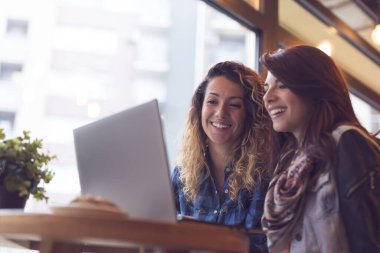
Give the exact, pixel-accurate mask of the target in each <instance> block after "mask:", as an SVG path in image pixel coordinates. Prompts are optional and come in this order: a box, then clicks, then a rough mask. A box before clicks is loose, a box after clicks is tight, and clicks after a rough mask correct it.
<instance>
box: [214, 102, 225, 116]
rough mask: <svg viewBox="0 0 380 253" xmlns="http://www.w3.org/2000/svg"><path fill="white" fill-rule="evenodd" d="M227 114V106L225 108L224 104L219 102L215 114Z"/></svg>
mask: <svg viewBox="0 0 380 253" xmlns="http://www.w3.org/2000/svg"><path fill="white" fill-rule="evenodd" d="M226 114H227V108H226V105H224V104H220V105H219V106H218V108H217V110H216V115H217V116H220V117H223V116H225V115H226Z"/></svg>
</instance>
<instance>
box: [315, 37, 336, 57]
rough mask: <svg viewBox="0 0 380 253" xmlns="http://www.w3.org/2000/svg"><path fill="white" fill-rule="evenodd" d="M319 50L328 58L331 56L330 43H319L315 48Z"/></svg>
mask: <svg viewBox="0 0 380 253" xmlns="http://www.w3.org/2000/svg"><path fill="white" fill-rule="evenodd" d="M317 47H318V48H319V49H320V50H322V51H323V52H324V53H325V54H327V55H328V56H331V54H332V45H331V43H330V41H327V40H325V41H322V42H321V43H319V45H318V46H317Z"/></svg>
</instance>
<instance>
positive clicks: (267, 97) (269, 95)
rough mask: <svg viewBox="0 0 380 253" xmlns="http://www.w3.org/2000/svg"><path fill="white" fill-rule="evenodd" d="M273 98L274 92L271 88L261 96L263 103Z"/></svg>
mask: <svg viewBox="0 0 380 253" xmlns="http://www.w3.org/2000/svg"><path fill="white" fill-rule="evenodd" d="M274 99H275V94H274V92H273V90H272V89H268V90H267V91H266V92H265V94H264V97H263V100H264V103H265V104H267V103H269V102H271V101H273V100H274Z"/></svg>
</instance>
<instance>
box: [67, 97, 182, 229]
mask: <svg viewBox="0 0 380 253" xmlns="http://www.w3.org/2000/svg"><path fill="white" fill-rule="evenodd" d="M74 143H75V151H76V158H77V165H78V171H79V179H80V185H81V191H82V195H85V194H92V195H98V196H102V197H105V198H107V199H109V200H111V201H113V202H114V203H116V204H117V205H118V206H119V207H120V208H121V209H123V210H124V211H125V212H127V213H128V214H129V216H130V217H131V218H136V219H146V220H156V221H163V222H170V223H174V222H176V211H175V203H174V199H173V192H172V189H171V182H170V170H169V165H168V159H167V153H166V148H165V143H164V138H163V132H162V125H161V118H160V113H159V109H158V102H157V100H153V101H150V102H147V103H144V104H141V105H139V106H136V107H133V108H131V109H128V110H125V111H122V112H119V113H117V114H113V115H111V116H108V117H106V118H103V119H100V120H98V121H95V122H93V123H90V124H88V125H85V126H82V127H79V128H76V129H74Z"/></svg>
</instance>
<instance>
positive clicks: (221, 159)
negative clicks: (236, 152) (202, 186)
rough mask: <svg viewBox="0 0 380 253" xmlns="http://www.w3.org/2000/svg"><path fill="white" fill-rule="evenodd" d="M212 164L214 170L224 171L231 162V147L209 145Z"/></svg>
mask: <svg viewBox="0 0 380 253" xmlns="http://www.w3.org/2000/svg"><path fill="white" fill-rule="evenodd" d="M209 156H210V163H211V164H210V165H211V167H212V169H213V170H215V171H220V172H224V169H225V168H226V167H227V166H228V165H229V163H230V162H231V159H230V157H231V149H225V148H223V147H220V146H209Z"/></svg>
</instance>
